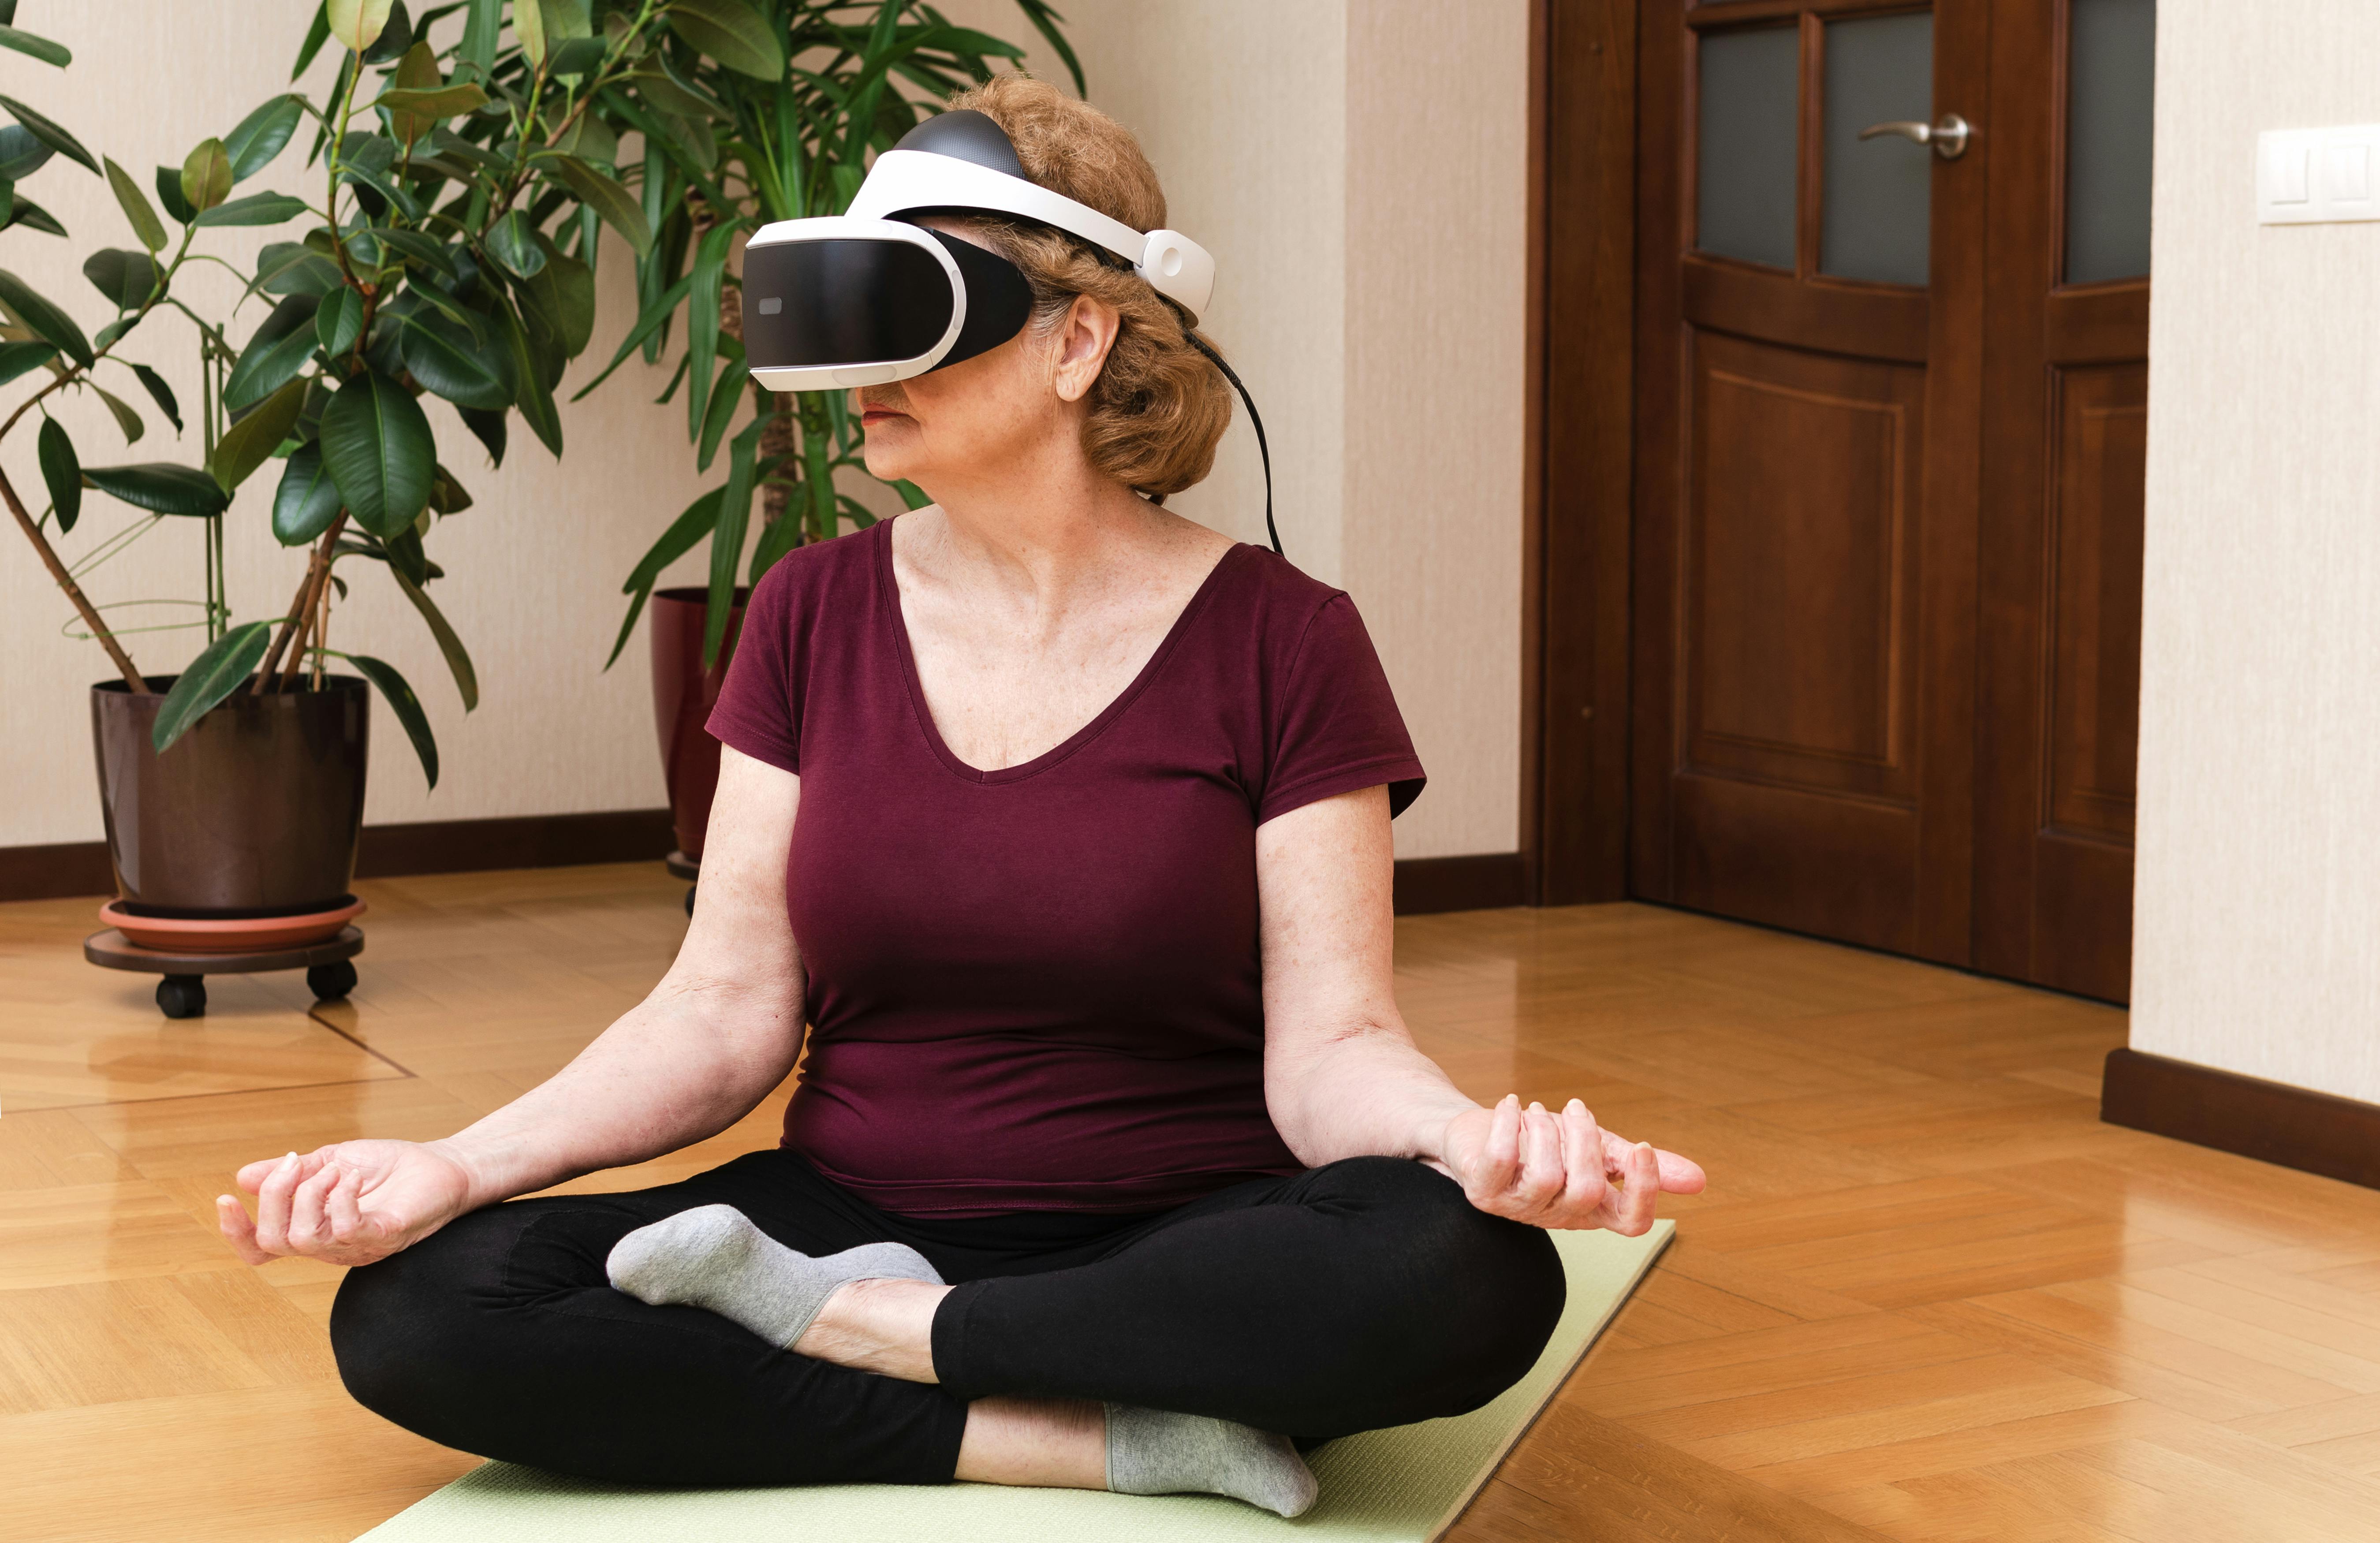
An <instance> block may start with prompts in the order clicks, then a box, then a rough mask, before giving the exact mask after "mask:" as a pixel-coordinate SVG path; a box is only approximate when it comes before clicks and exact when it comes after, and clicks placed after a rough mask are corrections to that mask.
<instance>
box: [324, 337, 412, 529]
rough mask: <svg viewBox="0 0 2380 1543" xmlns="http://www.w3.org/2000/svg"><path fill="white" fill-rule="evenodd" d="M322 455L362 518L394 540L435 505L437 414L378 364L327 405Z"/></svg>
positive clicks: (344, 498) (366, 526) (343, 494)
mask: <svg viewBox="0 0 2380 1543" xmlns="http://www.w3.org/2000/svg"><path fill="white" fill-rule="evenodd" d="M321 443H322V462H323V464H324V465H325V466H327V467H329V468H330V471H331V480H332V481H333V482H334V483H336V484H337V485H338V489H339V499H340V501H341V502H342V503H344V504H346V506H347V512H348V513H349V514H350V515H353V516H355V519H356V523H357V524H358V525H360V526H362V527H363V528H364V529H367V530H369V531H370V532H371V533H372V534H373V535H375V536H378V537H380V538H381V539H382V540H383V541H386V540H389V539H391V538H393V537H395V535H396V534H397V533H398V532H400V531H402V530H404V529H406V528H407V527H408V526H410V525H411V524H412V523H413V521H414V517H415V516H418V515H419V514H420V513H421V511H422V510H423V509H425V508H427V507H428V506H429V504H430V484H431V480H432V478H433V477H434V476H435V475H436V473H437V469H438V445H437V442H436V441H435V439H434V438H433V437H432V436H431V432H430V419H429V418H428V417H427V416H426V415H424V414H423V412H422V410H421V404H420V403H419V402H416V401H415V400H414V399H413V395H412V394H411V393H410V392H407V390H406V389H405V388H404V387H403V386H401V385H398V384H397V383H395V381H392V380H390V379H389V378H388V377H387V376H385V375H383V374H382V373H381V372H380V371H377V370H366V371H362V372H360V373H358V374H357V375H354V376H351V377H350V378H349V379H348V380H347V382H346V383H345V384H344V385H342V386H340V387H339V389H338V390H337V392H336V393H334V395H332V397H331V405H330V406H329V407H325V408H324V409H323V410H322V441H321Z"/></svg>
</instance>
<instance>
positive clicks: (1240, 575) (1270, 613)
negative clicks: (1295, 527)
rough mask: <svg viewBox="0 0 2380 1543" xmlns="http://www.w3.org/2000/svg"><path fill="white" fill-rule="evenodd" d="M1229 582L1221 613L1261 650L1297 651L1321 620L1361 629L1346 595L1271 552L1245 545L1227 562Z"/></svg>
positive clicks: (1224, 587) (1221, 596)
mask: <svg viewBox="0 0 2380 1543" xmlns="http://www.w3.org/2000/svg"><path fill="white" fill-rule="evenodd" d="M1223 562H1224V563H1225V564H1228V565H1230V577H1231V580H1232V581H1231V582H1230V583H1229V584H1226V585H1222V586H1219V589H1220V591H1221V592H1220V594H1219V595H1218V597H1217V598H1218V600H1219V601H1221V609H1223V610H1225V611H1228V612H1230V613H1232V614H1233V625H1235V626H1244V627H1245V629H1246V636H1248V637H1249V638H1251V639H1252V640H1253V641H1255V642H1257V644H1258V645H1259V648H1260V650H1261V651H1263V652H1265V653H1268V654H1277V653H1279V652H1281V650H1289V651H1292V652H1293V651H1295V650H1296V648H1297V646H1298V644H1299V643H1300V642H1301V641H1302V640H1303V639H1304V638H1305V635H1306V633H1307V631H1308V630H1309V629H1310V628H1311V627H1312V626H1314V625H1315V624H1316V622H1317V621H1318V620H1322V621H1325V622H1328V621H1331V620H1336V619H1338V618H1342V617H1343V618H1345V619H1346V620H1348V621H1351V622H1355V625H1357V626H1361V625H1362V624H1361V623H1360V621H1356V617H1355V602H1354V600H1353V599H1351V598H1350V597H1349V596H1348V594H1347V591H1346V590H1344V589H1340V588H1339V587H1337V586H1336V585H1333V584H1327V583H1325V582H1323V581H1322V580H1321V579H1318V578H1316V577H1314V576H1313V575H1311V574H1309V573H1307V572H1305V570H1304V569H1303V568H1300V567H1299V566H1298V565H1296V564H1294V563H1292V562H1291V561H1290V560H1289V559H1288V558H1286V557H1283V556H1282V555H1281V554H1280V553H1276V552H1274V551H1273V550H1272V549H1271V548H1269V547H1262V546H1257V545H1254V544H1252V543H1247V542H1242V543H1241V544H1239V545H1237V546H1234V547H1233V549H1232V550H1231V551H1230V552H1229V553H1226V554H1225V556H1224V558H1223Z"/></svg>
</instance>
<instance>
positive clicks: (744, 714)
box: [705, 563, 802, 776]
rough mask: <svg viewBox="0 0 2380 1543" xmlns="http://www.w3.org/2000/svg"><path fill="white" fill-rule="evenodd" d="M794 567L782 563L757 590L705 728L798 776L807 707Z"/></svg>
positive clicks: (717, 737)
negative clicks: (799, 669) (797, 641)
mask: <svg viewBox="0 0 2380 1543" xmlns="http://www.w3.org/2000/svg"><path fill="white" fill-rule="evenodd" d="M792 569H793V565H792V564H789V563H779V564H778V565H776V566H775V567H774V568H771V570H770V571H769V572H768V573H767V574H766V575H764V576H762V577H761V579H760V583H759V587H758V588H757V589H754V590H753V592H752V599H751V602H750V603H749V604H748V605H747V606H746V607H745V609H744V626H743V628H742V630H741V631H740V632H739V633H738V634H737V635H736V639H735V658H734V659H733V660H731V661H729V662H728V665H727V679H726V681H725V682H724V683H723V684H722V686H720V688H719V700H718V702H717V703H716V704H714V705H713V706H712V708H711V710H710V721H709V722H708V723H706V724H705V727H707V728H708V729H709V730H710V736H711V737H712V738H713V739H716V740H718V741H719V742H720V743H721V744H722V745H733V746H734V747H735V748H737V749H739V750H741V751H743V752H744V753H745V754H746V755H747V756H750V757H751V758H752V759H755V760H764V761H767V762H768V763H769V764H770V765H771V766H773V767H776V768H777V769H778V770H780V771H783V772H793V773H794V774H795V776H799V775H800V774H801V770H802V750H801V745H802V709H801V692H800V690H799V689H798V686H799V683H798V682H797V681H796V680H795V668H794V664H795V660H794V655H795V647H794V621H795V617H794V614H793V612H794V597H795V588H794V585H793V582H792V579H793V572H792Z"/></svg>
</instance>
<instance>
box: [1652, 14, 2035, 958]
mask: <svg viewBox="0 0 2380 1543" xmlns="http://www.w3.org/2000/svg"><path fill="white" fill-rule="evenodd" d="M1986 6H1987V0H1937V3H1936V4H1935V5H1933V6H1910V5H1908V4H1906V3H1905V0H1903V3H1900V4H1897V5H1889V6H1888V5H1880V4H1877V3H1876V0H1795V3H1787V0H1725V3H1704V4H1693V3H1687V4H1683V5H1681V4H1679V3H1678V0H1649V3H1648V4H1647V5H1646V6H1645V9H1644V11H1643V13H1642V16H1643V20H1642V24H1641V30H1640V33H1639V36H1640V40H1641V43H1640V46H1641V50H1642V52H1641V55H1640V57H1641V70H1640V75H1639V88H1640V91H1641V92H1642V96H1641V107H1640V121H1639V140H1638V143H1639V164H1638V188H1639V208H1638V234H1639V249H1638V269H1637V274H1638V301H1639V310H1638V327H1637V341H1638V358H1637V378H1638V395H1637V412H1638V438H1637V506H1636V519H1635V537H1636V540H1635V547H1634V564H1635V590H1634V614H1633V692H1632V698H1633V699H1632V703H1631V713H1632V725H1631V726H1632V731H1633V732H1632V750H1631V755H1632V763H1633V764H1632V772H1631V806H1632V808H1631V832H1630V880H1631V886H1632V888H1633V890H1634V892H1635V893H1639V894H1643V895H1645V896H1647V897H1649V898H1653V899H1658V900H1664V901H1670V902H1674V903H1676V904H1680V905H1691V906H1694V907H1697V908H1701V909H1707V910H1712V911H1718V912H1721V913H1724V914H1727V915H1730V916H1738V917H1746V918H1748V919H1751V920H1755V921H1763V922H1768V923H1771V924H1774V925H1778V926H1783V927H1790V928H1793V929H1799V930H1803V931H1808V932H1815V933H1818V934H1821V935H1824V936H1828V937H1834V938H1841V939H1844V940H1847V941H1850V942H1858V943H1864V944H1868V945H1870V946H1874V947H1879V948H1888V949H1893V950H1897V951H1900V952H1903V953H1909V954H1920V955H1923V956H1925V957H1929V958H1935V959H1940V960H1944V961H1948V962H1952V963H1964V962H1965V961H1966V960H1967V958H1968V955H1969V949H1970V942H1969V940H1970V929H1971V919H1972V917H1971V905H1970V900H1971V894H1972V886H1973V880H1972V845H1973V772H1974V747H1973V728H1974V712H1973V679H1974V664H1975V656H1974V584H1975V574H1974V562H1975V511H1976V500H1977V496H1978V478H1977V460H1978V449H1977V444H1978V434H1979V431H1980V429H1979V411H1978V396H1979V393H1980V389H1981V383H1982V352H1981V348H1982V326H1983V311H1984V302H1985V265H1984V229H1983V222H1984V208H1985V167H1984V164H1983V161H1982V158H1981V157H1980V156H1977V155H1974V154H1972V153H1971V154H1966V155H1961V156H1960V157H1958V158H1956V159H1951V158H1946V157H1944V156H1942V155H1939V154H1937V153H1936V152H1935V150H1934V149H1933V148H1932V147H1930V146H1929V145H1926V144H1920V143H1913V142H1912V141H1910V140H1905V139H1900V138H1891V137H1888V138H1884V139H1870V140H1861V139H1860V138H1859V137H1858V136H1859V132H1860V130H1861V129H1863V128H1867V127H1869V126H1871V125H1873V124H1875V123H1877V122H1881V121H1889V120H1901V121H1922V122H1926V123H1931V122H1933V121H1935V120H1936V119H1937V118H1939V117H1942V116H1943V115H1946V114H1950V113H1957V114H1961V115H1964V116H1967V117H1973V116H1975V115H1977V114H1979V113H1980V112H1981V111H1982V110H1983V100H1984V84H1985V63H1986V43H1987V32H1986V30H1985V19H1986V16H1985V12H1986Z"/></svg>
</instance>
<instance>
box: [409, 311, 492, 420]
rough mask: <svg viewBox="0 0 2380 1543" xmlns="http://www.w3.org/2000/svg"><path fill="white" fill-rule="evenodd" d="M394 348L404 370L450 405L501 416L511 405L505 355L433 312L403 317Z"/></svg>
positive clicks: (420, 312)
mask: <svg viewBox="0 0 2380 1543" xmlns="http://www.w3.org/2000/svg"><path fill="white" fill-rule="evenodd" d="M398 348H399V351H400V352H401V353H402V355H403V357H404V359H405V368H406V370H407V372H408V373H410V374H411V375H412V376H413V378H414V379H415V380H417V381H419V382H420V383H422V384H423V385H424V386H425V387H427V388H429V390H431V392H433V393H435V394H436V395H440V396H443V397H444V398H446V400H448V401H449V402H452V403H454V404H455V406H456V407H477V408H479V409H480V410H481V411H483V412H501V411H503V410H504V408H506V407H511V406H512V403H513V389H514V388H513V373H512V368H511V366H512V360H511V358H509V357H508V351H507V350H506V349H505V348H504V346H502V345H500V344H497V343H494V342H490V343H485V344H483V343H480V342H479V341H478V340H477V339H475V338H473V337H472V336H471V334H470V333H469V332H468V331H466V330H465V329H464V328H463V327H461V326H460V325H458V324H456V323H455V322H453V321H451V320H449V319H448V318H446V317H444V316H441V315H439V314H438V313H437V312H436V311H417V312H415V313H414V314H412V315H410V316H407V318H405V321H404V331H403V333H402V334H401V336H400V340H399V343H398Z"/></svg>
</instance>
